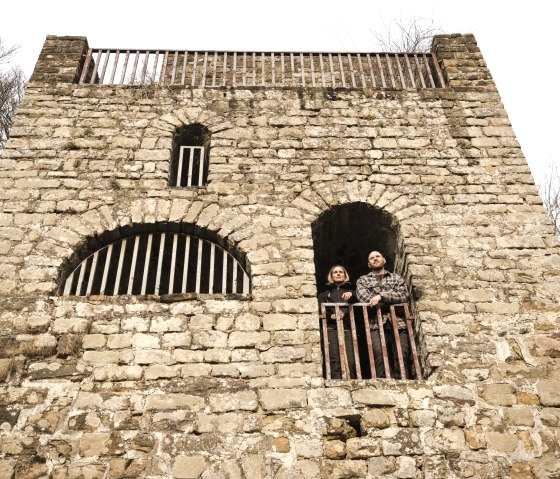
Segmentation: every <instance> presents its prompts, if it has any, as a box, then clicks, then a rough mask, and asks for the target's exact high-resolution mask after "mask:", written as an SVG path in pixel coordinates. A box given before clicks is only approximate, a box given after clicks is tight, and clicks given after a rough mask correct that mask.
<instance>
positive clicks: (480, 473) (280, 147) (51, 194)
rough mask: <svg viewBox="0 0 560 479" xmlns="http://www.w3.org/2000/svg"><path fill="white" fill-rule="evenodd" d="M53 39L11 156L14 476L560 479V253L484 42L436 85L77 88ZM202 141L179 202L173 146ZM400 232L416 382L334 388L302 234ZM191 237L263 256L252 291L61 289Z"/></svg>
mask: <svg viewBox="0 0 560 479" xmlns="http://www.w3.org/2000/svg"><path fill="white" fill-rule="evenodd" d="M86 50H87V42H86V40H85V39H84V38H81V37H48V38H47V41H46V43H45V48H44V51H43V53H42V54H41V56H40V59H39V62H38V64H37V67H36V70H35V73H34V75H33V77H32V81H31V82H30V84H29V87H28V90H27V93H26V96H25V99H24V102H23V103H22V105H21V107H20V109H19V112H18V115H17V118H16V121H15V123H14V126H13V129H12V132H11V138H10V140H9V142H8V144H7V147H6V149H5V151H4V153H3V156H2V157H1V158H0V182H1V184H2V187H3V188H2V191H1V192H0V195H1V196H0V202H1V206H2V213H0V225H1V229H0V258H1V262H0V303H1V311H2V313H1V317H0V334H1V336H0V342H1V343H0V344H1V346H2V347H1V359H0V381H1V382H0V479H10V478H12V477H17V478H39V477H49V478H56V479H63V478H64V479H66V478H68V479H70V478H72V479H78V478H83V479H85V478H124V477H149V478H171V477H174V478H190V477H203V478H206V479H210V478H212V479H213V478H231V479H234V478H260V477H263V478H264V477H269V478H278V479H281V478H282V479H287V478H300V477H301V478H304V477H305V478H307V477H338V478H350V477H360V478H361V477H372V478H373V477H391V478H448V477H461V478H463V477H465V478H466V477H473V478H481V477H487V478H498V477H511V478H517V479H520V478H551V477H560V466H559V464H560V451H559V446H558V434H559V431H560V377H559V376H560V373H559V370H560V369H559V368H558V365H559V364H558V361H559V360H558V358H559V357H560V341H559V339H558V338H559V321H558V312H559V310H560V307H559V302H558V297H559V296H560V254H559V249H558V244H557V242H556V241H555V239H554V236H553V229H552V226H551V225H550V224H549V222H548V219H547V216H546V214H545V211H544V209H543V207H542V204H541V201H540V199H539V197H538V194H537V191H536V188H535V186H534V183H533V179H532V177H531V175H530V172H529V169H528V167H527V164H526V161H525V159H524V157H523V154H522V152H521V150H520V148H519V145H518V143H517V141H516V138H515V134H514V132H513V130H512V128H511V125H510V123H509V120H508V118H507V114H506V112H505V110H504V108H503V105H502V104H501V101H500V98H499V95H498V93H497V91H496V88H495V86H494V84H493V82H492V78H491V75H490V73H489V71H488V69H487V68H486V66H485V63H484V60H483V58H482V56H481V54H480V52H479V50H478V48H477V46H476V42H475V40H474V38H473V37H472V36H471V35H464V36H461V35H450V36H440V37H436V38H435V39H434V51H435V52H436V54H437V56H438V58H439V59H440V60H441V62H442V67H443V69H444V72H445V74H446V76H447V81H448V86H449V88H446V89H437V90H406V91H396V90H381V89H379V90H328V91H327V90H323V89H320V88H317V89H295V88H285V89H259V88H245V89H241V88H237V89H221V88H214V89H188V88H178V87H158V86H153V85H152V86H136V87H125V86H98V85H86V86H78V85H76V84H75V83H73V82H75V81H76V77H77V75H79V72H80V65H81V62H82V61H83V54H84V52H85V51H86ZM194 122H199V123H202V124H204V125H205V126H206V127H208V128H209V130H210V131H211V133H212V144H211V154H210V161H211V167H210V175H209V184H208V185H207V186H206V187H203V188H196V189H195V188H190V189H185V188H182V189H181V188H170V187H169V186H168V168H169V162H170V152H171V148H172V144H171V142H172V136H173V132H174V131H175V129H176V128H177V127H179V126H181V125H186V124H191V123H194ZM352 203H365V204H368V205H371V206H373V207H375V208H379V209H383V210H384V211H386V212H387V213H388V214H390V215H391V216H392V217H393V218H394V219H395V221H396V222H397V223H398V224H399V231H400V235H401V241H402V244H403V250H404V251H403V252H402V254H404V255H405V256H406V264H407V270H406V274H407V277H408V280H409V281H410V282H411V283H412V284H413V285H414V287H415V288H417V289H418V291H419V292H420V295H419V298H418V299H417V300H416V302H415V304H414V310H415V314H416V322H417V329H418V334H419V337H420V346H421V348H422V360H423V364H424V371H425V377H424V378H423V379H421V380H414V381H395V380H385V379H379V380H368V381H366V380H362V381H357V380H356V381H336V380H324V379H322V377H321V369H322V366H321V361H322V359H321V349H320V344H319V332H318V317H317V313H316V311H317V302H316V291H317V287H316V280H315V265H314V262H313V257H314V254H313V241H312V235H311V224H312V223H313V222H314V221H315V220H316V219H317V218H318V217H319V215H320V214H321V213H323V212H325V211H328V210H329V209H330V208H332V207H333V206H336V205H342V204H352ZM156 222H184V223H189V224H193V225H196V226H197V227H200V228H205V229H207V230H209V231H211V232H213V233H215V234H217V235H218V236H219V237H221V238H223V239H224V241H225V242H226V243H228V244H231V245H232V246H235V247H236V248H237V249H238V250H239V251H241V252H242V253H243V254H244V255H245V256H246V258H247V263H248V268H249V271H250V274H251V281H252V295H251V297H250V298H247V299H245V300H240V299H235V300H231V299H225V298H223V297H220V296H199V297H193V298H190V299H189V300H184V301H174V302H167V300H165V299H164V298H160V297H126V296H121V297H89V298H73V297H61V296H58V295H57V294H56V291H57V289H58V286H59V281H60V280H61V274H63V265H64V264H67V263H68V259H69V258H71V257H72V255H73V254H75V252H76V251H77V250H80V249H83V248H85V247H86V246H87V245H89V244H90V243H91V241H92V238H95V237H96V235H101V234H103V233H106V232H110V231H118V229H119V227H122V226H125V225H133V224H141V223H156Z"/></svg>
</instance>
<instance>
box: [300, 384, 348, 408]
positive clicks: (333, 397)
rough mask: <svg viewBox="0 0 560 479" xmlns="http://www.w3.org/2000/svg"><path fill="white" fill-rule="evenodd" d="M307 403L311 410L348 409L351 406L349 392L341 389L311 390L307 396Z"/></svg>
mask: <svg viewBox="0 0 560 479" xmlns="http://www.w3.org/2000/svg"><path fill="white" fill-rule="evenodd" d="M307 401H308V404H309V406H310V407H313V408H321V409H325V408H327V409H328V408H336V407H349V406H351V405H352V398H351V397H350V391H348V390H346V389H343V388H325V389H315V390H311V391H309V392H308V394H307Z"/></svg>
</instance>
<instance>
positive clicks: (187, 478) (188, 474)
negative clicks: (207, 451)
mask: <svg viewBox="0 0 560 479" xmlns="http://www.w3.org/2000/svg"><path fill="white" fill-rule="evenodd" d="M206 464H207V461H206V459H205V457H204V456H200V455H198V456H178V457H176V458H175V462H174V463H173V468H172V470H171V473H172V474H173V477H174V478H177V479H196V478H198V477H200V476H201V475H202V473H203V472H204V471H205V470H206V468H207V465H206Z"/></svg>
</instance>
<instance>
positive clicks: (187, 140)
mask: <svg viewBox="0 0 560 479" xmlns="http://www.w3.org/2000/svg"><path fill="white" fill-rule="evenodd" d="M209 159H210V130H208V128H206V127H205V126H204V125H201V124H200V123H194V124H192V125H185V126H181V127H179V128H177V130H175V134H174V135H173V149H172V152H171V165H170V169H169V185H170V186H179V187H181V186H204V185H206V184H207V183H208V170H209Z"/></svg>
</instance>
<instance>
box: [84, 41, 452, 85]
mask: <svg viewBox="0 0 560 479" xmlns="http://www.w3.org/2000/svg"><path fill="white" fill-rule="evenodd" d="M79 83H80V84H100V85H115V84H118V85H146V84H148V85H150V84H151V85H167V86H182V87H190V88H219V87H263V88H288V87H310V88H346V89H366V88H376V89H393V90H402V89H420V88H445V86H446V85H445V80H444V78H443V74H442V72H441V69H440V67H439V64H438V61H437V58H436V57H435V55H434V54H433V53H417V52H411V53H309V52H308V53H301V52H300V53H293V52H292V53H289V52H288V53H284V52H279V53H274V52H263V53H257V52H225V51H222V52H217V51H186V50H118V49H112V48H107V49H99V48H98V49H90V50H89V51H88V52H87V54H86V58H85V63H84V66H83V69H82V74H81V76H80V80H79Z"/></svg>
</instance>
